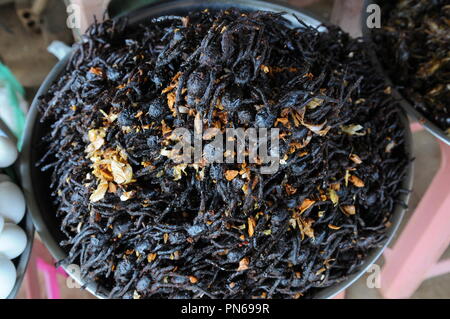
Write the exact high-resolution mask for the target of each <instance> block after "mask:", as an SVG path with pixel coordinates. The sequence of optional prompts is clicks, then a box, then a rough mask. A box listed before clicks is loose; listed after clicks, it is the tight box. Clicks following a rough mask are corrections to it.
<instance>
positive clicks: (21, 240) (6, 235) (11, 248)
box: [0, 223, 27, 259]
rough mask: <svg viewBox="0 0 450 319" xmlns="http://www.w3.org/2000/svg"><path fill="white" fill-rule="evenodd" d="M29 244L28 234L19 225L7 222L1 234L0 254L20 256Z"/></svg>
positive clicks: (12, 256) (10, 257) (9, 256)
mask: <svg viewBox="0 0 450 319" xmlns="http://www.w3.org/2000/svg"><path fill="white" fill-rule="evenodd" d="M26 246H27V235H26V234H25V232H24V231H23V230H22V228H20V227H19V226H17V225H14V224H10V223H6V224H5V226H3V231H2V233H1V234H0V254H3V255H5V256H6V257H8V258H9V259H14V258H17V257H19V256H20V254H22V253H23V251H24V250H25V247H26Z"/></svg>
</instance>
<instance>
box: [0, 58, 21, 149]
mask: <svg viewBox="0 0 450 319" xmlns="http://www.w3.org/2000/svg"><path fill="white" fill-rule="evenodd" d="M24 96H25V90H24V88H23V87H22V85H20V83H19V81H17V79H16V78H15V76H14V75H13V74H12V73H11V71H10V70H9V69H8V68H7V67H6V66H5V65H4V64H2V63H0V120H2V121H3V122H4V123H5V124H6V126H8V128H9V129H10V131H11V132H12V133H13V134H14V135H15V136H16V137H17V139H18V140H20V139H21V137H22V134H23V131H24V128H25V114H26V110H27V104H26V102H25V98H24Z"/></svg>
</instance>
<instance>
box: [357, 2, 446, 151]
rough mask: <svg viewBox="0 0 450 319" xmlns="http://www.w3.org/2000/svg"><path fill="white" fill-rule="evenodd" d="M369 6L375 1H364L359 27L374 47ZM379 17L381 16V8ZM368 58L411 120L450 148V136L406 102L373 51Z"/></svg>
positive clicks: (408, 101)
mask: <svg viewBox="0 0 450 319" xmlns="http://www.w3.org/2000/svg"><path fill="white" fill-rule="evenodd" d="M371 4H377V1H374V0H364V5H363V12H362V14H361V17H362V20H361V27H362V33H363V37H364V41H365V42H366V43H367V44H368V45H370V46H372V47H374V45H375V43H374V42H373V40H372V29H370V28H368V27H367V23H366V21H367V18H368V16H369V13H368V12H367V10H366V8H367V6H369V5H371ZM381 16H383V8H382V7H381ZM369 53H370V58H371V60H372V64H373V65H374V67H375V68H376V69H377V70H378V72H379V73H380V74H382V75H383V77H384V78H385V81H386V83H387V84H388V85H389V86H390V87H391V88H392V95H393V96H394V97H395V98H396V99H397V100H398V102H399V104H400V105H401V106H402V107H403V109H404V110H405V111H406V112H407V113H408V115H410V116H411V117H412V118H414V119H415V120H416V121H418V122H419V123H420V124H421V125H423V126H424V127H425V129H426V130H428V131H429V132H430V133H431V134H432V135H434V136H435V137H436V138H438V139H439V140H441V141H442V142H444V143H446V144H447V145H449V146H450V136H449V135H447V134H446V133H445V132H444V130H442V129H441V128H439V127H438V126H437V125H436V124H434V122H432V121H430V120H429V119H427V118H426V117H425V116H424V115H423V114H422V113H421V112H419V111H418V110H417V109H416V108H415V107H414V106H413V104H414V101H410V100H408V99H407V98H406V97H405V96H404V95H403V94H401V93H400V91H399V89H398V88H397V87H396V85H395V84H394V82H393V81H392V79H391V78H390V77H389V75H388V73H387V72H386V70H385V68H384V67H383V65H382V63H381V62H380V58H382V57H379V56H377V54H376V52H375V50H370V52H369Z"/></svg>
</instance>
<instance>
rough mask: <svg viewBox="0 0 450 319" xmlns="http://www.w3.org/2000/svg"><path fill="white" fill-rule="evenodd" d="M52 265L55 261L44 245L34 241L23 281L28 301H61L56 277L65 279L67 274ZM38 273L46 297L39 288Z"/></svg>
mask: <svg viewBox="0 0 450 319" xmlns="http://www.w3.org/2000/svg"><path fill="white" fill-rule="evenodd" d="M54 264H55V261H54V260H53V258H52V257H51V256H50V254H49V252H48V251H47V249H46V248H45V247H44V245H43V244H42V243H41V242H40V241H38V240H35V241H34V244H33V251H32V253H31V257H30V262H29V264H28V269H27V272H26V274H25V279H24V285H25V291H26V295H27V298H28V299H61V293H60V289H59V283H58V277H57V275H62V276H65V277H67V274H66V272H65V271H64V270H63V269H62V268H58V269H57V268H55V267H54ZM39 272H41V273H42V274H43V275H44V283H45V291H46V297H45V296H43V295H42V293H41V289H40V286H39V276H38V273H39Z"/></svg>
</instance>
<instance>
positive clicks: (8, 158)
mask: <svg viewBox="0 0 450 319" xmlns="http://www.w3.org/2000/svg"><path fill="white" fill-rule="evenodd" d="M18 155H19V153H18V152H17V148H16V145H14V143H13V142H12V141H11V139H9V138H7V137H6V136H0V167H8V166H11V165H12V164H14V162H15V161H16V159H17V156H18Z"/></svg>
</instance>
